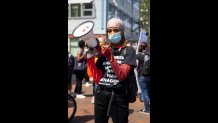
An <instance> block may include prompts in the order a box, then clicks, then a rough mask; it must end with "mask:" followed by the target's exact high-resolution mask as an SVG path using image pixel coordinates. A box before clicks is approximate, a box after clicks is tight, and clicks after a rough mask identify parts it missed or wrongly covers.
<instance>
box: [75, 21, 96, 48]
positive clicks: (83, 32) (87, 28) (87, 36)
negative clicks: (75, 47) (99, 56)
mask: <svg viewBox="0 0 218 123" xmlns="http://www.w3.org/2000/svg"><path fill="white" fill-rule="evenodd" d="M93 27H94V22H93V21H85V22H83V23H81V24H79V25H78V26H77V27H76V28H75V29H74V30H73V36H74V37H78V38H81V39H82V40H83V41H85V42H86V43H87V45H88V46H89V47H92V48H95V47H96V46H97V40H96V38H95V36H94V34H93Z"/></svg>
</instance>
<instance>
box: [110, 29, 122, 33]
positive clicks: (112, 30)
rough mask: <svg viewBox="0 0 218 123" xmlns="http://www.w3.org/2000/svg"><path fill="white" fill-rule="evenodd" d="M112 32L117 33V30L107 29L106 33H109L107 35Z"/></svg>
mask: <svg viewBox="0 0 218 123" xmlns="http://www.w3.org/2000/svg"><path fill="white" fill-rule="evenodd" d="M112 31H113V32H119V30H118V29H108V30H107V32H109V33H111V32H112Z"/></svg>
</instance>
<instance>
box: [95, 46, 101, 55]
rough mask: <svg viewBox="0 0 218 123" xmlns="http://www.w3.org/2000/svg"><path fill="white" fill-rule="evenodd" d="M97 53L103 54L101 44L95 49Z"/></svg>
mask: <svg viewBox="0 0 218 123" xmlns="http://www.w3.org/2000/svg"><path fill="white" fill-rule="evenodd" d="M95 49H96V51H97V52H98V53H99V54H101V46H100V44H99V43H98V44H97V46H96V47H95Z"/></svg>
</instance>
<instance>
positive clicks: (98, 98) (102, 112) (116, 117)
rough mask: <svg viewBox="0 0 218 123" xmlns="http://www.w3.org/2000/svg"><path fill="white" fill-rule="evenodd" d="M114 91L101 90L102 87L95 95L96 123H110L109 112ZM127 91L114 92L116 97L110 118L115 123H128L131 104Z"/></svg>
mask: <svg viewBox="0 0 218 123" xmlns="http://www.w3.org/2000/svg"><path fill="white" fill-rule="evenodd" d="M111 95H112V91H108V90H101V89H100V87H98V89H97V90H96V93H95V123H108V119H109V116H107V110H108V106H109V101H110V97H111ZM127 99H128V97H127V94H126V91H125V89H117V90H114V97H113V100H112V103H111V108H110V116H111V118H112V120H113V123H128V116H129V103H128V101H127Z"/></svg>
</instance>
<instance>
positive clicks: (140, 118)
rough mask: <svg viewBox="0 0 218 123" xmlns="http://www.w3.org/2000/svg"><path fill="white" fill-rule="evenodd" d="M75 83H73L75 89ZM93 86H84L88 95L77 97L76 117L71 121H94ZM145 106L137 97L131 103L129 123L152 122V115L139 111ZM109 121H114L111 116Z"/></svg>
mask: <svg viewBox="0 0 218 123" xmlns="http://www.w3.org/2000/svg"><path fill="white" fill-rule="evenodd" d="M74 88H75V85H74V84H73V91H74ZM92 88H93V86H92V85H91V86H89V87H86V86H85V84H83V86H82V90H83V94H84V95H85V96H86V98H84V99H77V98H76V102H77V112H76V114H75V117H74V119H73V120H72V121H71V122H70V123H94V104H92V103H91V99H92V96H93V93H92ZM142 107H143V102H140V101H139V99H138V98H137V101H136V102H135V103H130V106H129V112H130V114H129V123H150V115H145V114H141V113H138V112H137V111H138V110H140V109H141V108H142ZM109 123H113V122H112V120H111V118H110V119H109Z"/></svg>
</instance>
